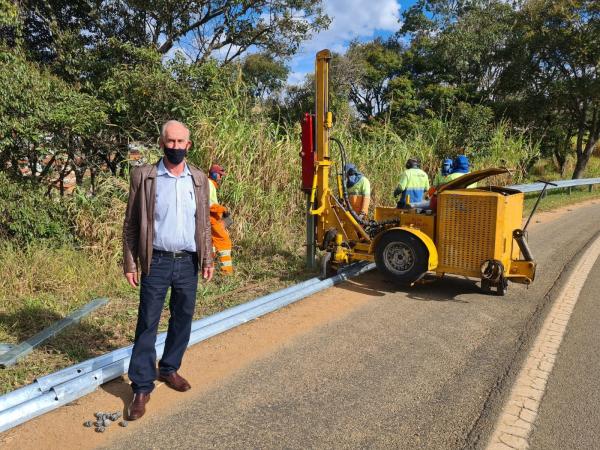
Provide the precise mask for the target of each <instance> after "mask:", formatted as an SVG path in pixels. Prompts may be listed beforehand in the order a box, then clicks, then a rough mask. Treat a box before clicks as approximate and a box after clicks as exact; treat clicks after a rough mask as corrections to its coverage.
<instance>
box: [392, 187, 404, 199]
mask: <svg viewBox="0 0 600 450" xmlns="http://www.w3.org/2000/svg"><path fill="white" fill-rule="evenodd" d="M400 194H402V189H400V188H399V187H397V188H396V189H394V197H398V196H399V195H400Z"/></svg>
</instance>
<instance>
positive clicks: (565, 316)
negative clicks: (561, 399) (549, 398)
mask: <svg viewBox="0 0 600 450" xmlns="http://www.w3.org/2000/svg"><path fill="white" fill-rule="evenodd" d="M598 255H600V237H598V238H596V240H595V241H594V243H593V244H592V245H590V246H589V247H588V249H587V250H586V251H585V253H584V254H583V256H582V257H581V259H580V260H579V261H578V262H577V265H576V266H575V269H574V270H573V272H572V273H571V276H570V277H569V279H568V280H567V282H566V283H565V285H564V286H563V288H562V290H561V291H560V293H559V295H558V297H557V299H556V300H555V303H554V305H553V306H552V309H551V310H550V313H549V314H548V317H547V318H546V320H545V321H544V324H543V326H542V329H541V330H540V333H539V335H538V336H537V338H536V340H535V342H534V344H533V349H532V350H531V352H530V353H529V356H528V357H527V359H526V360H525V363H524V365H523V367H522V368H521V371H520V372H519V375H518V376H517V380H516V381H515V384H514V385H513V387H512V390H511V393H510V396H509V399H508V401H507V402H506V404H505V405H504V408H503V410H502V412H501V413H500V418H499V419H498V421H497V422H496V426H495V428H494V432H493V433H492V437H491V439H490V441H489V443H488V446H487V450H502V449H504V450H509V449H526V448H528V447H529V440H528V439H529V435H530V433H531V431H532V429H533V424H534V422H535V419H536V417H537V412H538V408H539V405H540V403H541V401H542V398H543V396H544V393H545V391H546V383H547V382H548V378H549V377H550V373H551V372H552V368H553V367H554V362H555V361H556V355H557V353H558V349H559V347H560V344H561V342H562V340H563V336H564V334H565V331H566V329H567V325H568V323H569V318H570V317H571V314H572V312H573V309H574V308H575V304H576V303H577V299H578V298H579V294H580V293H581V289H582V288H583V286H584V284H585V280H586V279H587V277H588V275H589V273H590V271H591V270H592V267H594V264H595V262H596V259H597V258H598Z"/></svg>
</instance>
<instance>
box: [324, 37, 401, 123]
mask: <svg viewBox="0 0 600 450" xmlns="http://www.w3.org/2000/svg"><path fill="white" fill-rule="evenodd" d="M336 62H337V66H338V68H337V69H336V71H337V72H338V76H337V78H338V79H340V80H341V84H342V86H343V85H344V84H345V85H346V86H347V91H348V97H349V99H350V101H351V102H352V103H353V105H354V106H355V108H356V111H357V112H358V114H359V116H360V117H361V118H363V119H371V118H374V117H376V116H378V115H380V114H381V113H383V112H384V111H385V110H386V109H387V107H388V100H389V96H388V95H387V89H388V86H389V83H390V80H392V78H393V77H394V76H396V75H397V74H398V73H399V71H400V68H401V64H402V59H401V56H400V51H399V48H398V47H397V46H396V45H395V43H394V42H391V41H390V42H383V41H382V40H381V39H379V38H377V39H375V40H374V41H372V42H367V43H359V42H352V43H351V44H350V47H349V48H348V51H347V52H346V54H345V56H344V58H341V61H336ZM333 78H336V77H335V75H334V77H333Z"/></svg>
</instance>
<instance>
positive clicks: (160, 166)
mask: <svg viewBox="0 0 600 450" xmlns="http://www.w3.org/2000/svg"><path fill="white" fill-rule="evenodd" d="M163 175H167V176H169V177H173V178H176V177H175V176H174V175H173V174H171V172H169V171H168V170H167V167H166V166H165V163H164V162H163V158H161V159H160V161H159V163H158V167H157V168H156V176H158V177H160V176H163ZM188 175H191V172H190V169H189V167H188V165H187V163H185V166H184V168H183V173H182V174H181V176H188Z"/></svg>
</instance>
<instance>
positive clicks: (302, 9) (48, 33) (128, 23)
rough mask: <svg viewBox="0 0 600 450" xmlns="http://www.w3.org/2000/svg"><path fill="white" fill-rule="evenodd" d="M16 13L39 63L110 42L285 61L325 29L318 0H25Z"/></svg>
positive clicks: (199, 55)
mask: <svg viewBox="0 0 600 450" xmlns="http://www.w3.org/2000/svg"><path fill="white" fill-rule="evenodd" d="M21 14H22V16H23V19H24V31H25V33H24V35H25V39H26V44H27V47H28V49H29V50H30V51H31V53H32V55H34V57H35V58H36V59H38V60H40V61H45V62H57V61H64V60H66V59H70V58H71V57H72V56H70V55H71V54H77V53H80V52H81V51H85V49H89V48H95V47H98V46H101V45H103V44H104V43H106V42H107V41H108V40H110V39H111V38H114V39H117V40H118V41H120V42H128V43H131V44H132V45H135V46H137V47H146V48H152V49H154V50H156V51H157V52H158V53H160V54H161V55H165V54H168V53H169V52H170V51H171V50H172V49H173V48H174V47H175V46H178V47H181V48H183V49H184V51H186V53H188V55H189V57H190V58H191V59H192V60H193V61H197V62H204V61H206V60H208V59H209V58H211V57H212V56H213V55H214V54H215V53H216V52H220V54H221V56H222V59H223V61H224V62H230V61H232V60H234V59H235V58H237V57H239V56H240V55H243V54H244V53H245V52H246V51H247V50H248V49H249V48H251V47H253V48H258V49H261V50H264V51H267V52H269V53H271V54H273V55H277V56H282V57H286V56H290V55H292V54H293V53H294V52H295V51H296V50H297V49H298V46H299V44H300V42H301V41H302V40H303V39H305V38H306V37H307V36H308V35H310V34H311V33H312V32H316V31H319V30H321V29H323V28H326V27H327V25H328V24H329V18H328V17H327V16H326V15H325V14H324V13H323V11H322V7H321V1H320V0H246V1H243V2H242V1H231V0H200V1H190V2H171V1H166V0H157V1H152V2H139V1H135V0H124V1H119V2H113V1H106V0H104V1H94V2H93V1H90V0H79V1H76V2H72V1H65V0H50V1H48V0H29V1H27V2H23V6H22V9H21Z"/></svg>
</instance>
